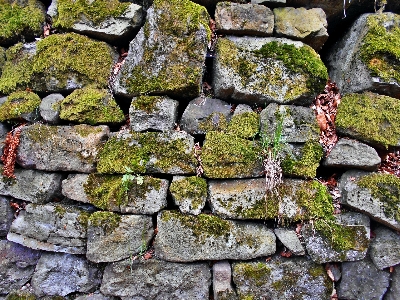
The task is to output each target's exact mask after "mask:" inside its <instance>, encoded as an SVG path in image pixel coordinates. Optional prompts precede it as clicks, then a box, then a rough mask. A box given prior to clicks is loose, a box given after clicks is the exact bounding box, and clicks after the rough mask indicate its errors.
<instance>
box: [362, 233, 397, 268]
mask: <svg viewBox="0 0 400 300" xmlns="http://www.w3.org/2000/svg"><path fill="white" fill-rule="evenodd" d="M374 233H375V238H374V239H372V242H371V246H370V252H369V256H370V257H371V260H372V262H373V263H374V264H375V266H376V267H377V268H378V269H379V270H383V269H384V268H387V267H391V266H394V265H397V264H399V263H400V235H399V234H398V233H397V232H394V231H392V230H390V229H389V228H386V227H383V226H380V227H378V228H376V229H375V230H374Z"/></svg>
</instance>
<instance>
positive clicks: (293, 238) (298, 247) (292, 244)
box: [274, 228, 306, 255]
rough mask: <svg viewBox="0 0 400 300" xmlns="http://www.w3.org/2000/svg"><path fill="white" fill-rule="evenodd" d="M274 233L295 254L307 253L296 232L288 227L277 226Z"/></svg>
mask: <svg viewBox="0 0 400 300" xmlns="http://www.w3.org/2000/svg"><path fill="white" fill-rule="evenodd" d="M274 233H275V235H276V237H277V238H278V239H279V240H280V241H281V243H282V244H283V245H284V246H285V247H286V248H287V249H288V250H289V251H290V252H292V253H293V254H294V255H305V254H306V251H305V250H304V247H303V245H302V244H301V242H300V239H299V237H298V236H297V234H296V232H295V231H294V230H292V229H287V228H275V229H274Z"/></svg>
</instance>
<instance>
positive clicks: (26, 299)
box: [5, 290, 36, 300]
mask: <svg viewBox="0 0 400 300" xmlns="http://www.w3.org/2000/svg"><path fill="white" fill-rule="evenodd" d="M5 299H6V300H36V296H35V295H34V294H31V293H30V292H28V291H21V290H18V291H12V292H10V293H9V294H8V295H7V296H6V297H5Z"/></svg>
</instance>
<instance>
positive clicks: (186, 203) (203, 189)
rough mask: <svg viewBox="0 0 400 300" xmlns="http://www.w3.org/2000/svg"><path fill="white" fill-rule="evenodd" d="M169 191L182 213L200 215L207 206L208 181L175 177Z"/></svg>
mask: <svg viewBox="0 0 400 300" xmlns="http://www.w3.org/2000/svg"><path fill="white" fill-rule="evenodd" d="M169 191H170V193H171V195H172V199H173V200H174V203H175V205H178V206H179V210H180V211H181V212H183V213H189V214H192V215H198V214H200V213H201V211H202V209H203V208H204V205H205V204H206V200H207V181H206V180H205V179H204V178H200V177H197V176H192V177H183V176H174V178H173V179H172V183H171V185H170V187H169Z"/></svg>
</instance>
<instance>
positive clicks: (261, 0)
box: [251, 0, 286, 7]
mask: <svg viewBox="0 0 400 300" xmlns="http://www.w3.org/2000/svg"><path fill="white" fill-rule="evenodd" d="M251 3H252V4H262V5H266V6H268V7H278V6H285V5H286V0H251Z"/></svg>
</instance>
